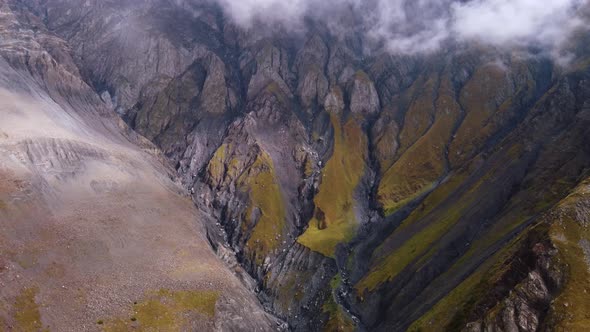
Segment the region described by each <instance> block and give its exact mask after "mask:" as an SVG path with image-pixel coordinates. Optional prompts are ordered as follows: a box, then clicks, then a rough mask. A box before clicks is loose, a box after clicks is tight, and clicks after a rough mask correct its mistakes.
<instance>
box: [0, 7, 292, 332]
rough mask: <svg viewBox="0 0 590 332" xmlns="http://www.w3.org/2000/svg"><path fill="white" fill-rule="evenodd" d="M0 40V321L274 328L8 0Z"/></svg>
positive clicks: (57, 52) (57, 46) (155, 174)
mask: <svg viewBox="0 0 590 332" xmlns="http://www.w3.org/2000/svg"><path fill="white" fill-rule="evenodd" d="M0 40H1V42H0V55H1V56H0V112H1V114H2V116H1V118H2V120H1V121H0V330H2V331H41V330H43V331H98V330H103V329H104V330H107V331H128V330H130V329H140V330H150V329H151V330H154V329H155V330H174V329H182V330H189V329H190V330H194V329H197V330H220V331H229V330H240V331H243V330H250V331H275V330H276V328H277V326H278V325H277V324H281V322H280V321H278V320H276V319H275V318H274V317H272V316H270V315H268V314H267V313H266V312H265V311H264V310H263V308H262V307H261V306H260V304H259V302H258V300H257V299H256V297H255V296H254V295H253V293H252V292H251V291H250V290H249V289H247V288H246V287H244V285H243V284H242V283H241V282H240V281H239V280H238V278H236V277H235V275H234V273H233V271H232V270H231V269H230V268H228V267H227V265H226V264H224V263H223V262H222V261H221V260H219V259H218V258H217V256H216V255H215V253H214V252H213V250H211V248H210V246H209V244H208V241H207V239H206V237H205V235H204V234H205V232H204V226H203V221H204V220H205V219H206V218H207V216H204V215H202V214H201V213H199V211H198V210H197V209H196V208H195V207H194V205H193V204H192V203H191V201H190V199H189V198H187V197H186V195H185V194H184V191H183V190H182V189H181V187H180V186H179V185H178V184H177V183H175V182H174V181H173V180H172V179H174V177H175V176H174V173H173V172H174V171H173V169H171V168H170V167H169V166H166V165H167V163H166V162H165V161H164V158H163V157H162V156H161V153H159V152H158V150H157V149H156V148H155V147H154V146H153V145H151V143H149V142H148V141H146V140H145V139H143V138H141V137H138V136H137V135H136V134H134V133H133V132H132V131H131V130H129V129H128V127H127V126H126V125H125V124H124V123H123V122H122V120H121V119H120V118H118V117H117V116H116V115H115V114H114V113H113V112H112V111H111V110H109V109H108V108H107V107H106V106H105V104H104V103H103V102H102V101H101V100H100V98H99V97H98V95H97V94H96V93H95V92H94V91H93V90H92V89H91V88H90V87H89V86H88V85H87V84H86V83H84V81H83V80H82V79H81V77H80V75H79V72H78V70H77V67H76V65H75V64H74V62H73V60H72V58H71V57H70V49H69V47H68V46H67V44H66V42H65V41H64V40H62V39H60V38H59V37H57V36H55V35H53V34H52V33H50V32H49V31H47V30H46V28H45V27H44V24H43V22H41V21H40V20H38V18H37V17H35V16H32V15H31V14H30V13H28V12H27V11H23V10H21V8H20V7H19V6H18V5H15V4H14V3H7V2H0ZM245 317H249V319H245Z"/></svg>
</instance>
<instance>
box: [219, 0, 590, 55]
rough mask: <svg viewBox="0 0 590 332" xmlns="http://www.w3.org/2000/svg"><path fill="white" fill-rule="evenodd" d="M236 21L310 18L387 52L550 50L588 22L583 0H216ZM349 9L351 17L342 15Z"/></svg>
mask: <svg viewBox="0 0 590 332" xmlns="http://www.w3.org/2000/svg"><path fill="white" fill-rule="evenodd" d="M216 1H218V2H219V3H220V4H221V6H222V7H223V8H224V10H225V12H226V13H227V14H228V15H229V16H230V17H232V18H233V19H234V20H235V22H236V23H237V24H239V25H242V26H244V27H251V26H253V25H254V24H260V23H262V24H269V25H272V24H281V25H283V26H287V27H291V28H302V27H303V26H304V24H303V22H304V21H303V20H304V19H305V18H311V19H314V20H320V21H323V22H324V23H326V25H327V26H329V27H331V28H332V29H334V30H346V29H350V28H351V26H350V25H351V24H353V25H354V28H355V29H360V30H361V31H364V33H366V36H367V37H368V38H370V39H371V40H373V41H377V42H380V43H383V45H385V47H387V48H388V49H389V50H391V51H392V52H397V53H405V54H413V53H421V52H432V51H436V50H438V49H440V47H441V46H442V45H444V44H445V43H447V42H449V41H455V42H472V41H477V42H480V43H484V44H490V45H492V46H496V47H516V46H521V47H528V46H534V47H540V48H542V49H544V50H546V51H547V52H554V51H556V50H557V49H559V48H560V46H561V44H562V43H563V42H564V41H566V40H567V38H568V37H569V36H570V35H571V34H572V33H573V32H574V31H575V30H577V29H580V28H582V27H585V25H586V24H587V22H585V20H584V19H583V18H582V15H581V14H580V11H581V10H580V8H582V6H586V5H587V2H588V0H551V1H541V0H287V1H285V0H216ZM346 13H353V16H354V17H355V19H354V20H352V21H351V20H350V19H348V20H347V19H344V20H343V19H342V17H341V16H342V15H346Z"/></svg>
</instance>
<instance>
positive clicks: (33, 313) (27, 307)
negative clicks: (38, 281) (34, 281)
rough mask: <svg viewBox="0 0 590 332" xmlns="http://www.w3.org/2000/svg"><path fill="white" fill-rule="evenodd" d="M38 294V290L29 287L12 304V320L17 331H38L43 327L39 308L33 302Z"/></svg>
mask: <svg viewBox="0 0 590 332" xmlns="http://www.w3.org/2000/svg"><path fill="white" fill-rule="evenodd" d="M38 293H39V288H37V287H30V288H25V289H24V290H22V291H21V292H20V294H19V295H18V296H17V297H16V300H15V302H14V311H15V313H14V320H15V322H16V324H17V329H16V330H17V331H23V332H29V331H31V332H32V331H39V330H41V328H42V327H43V324H42V323H41V313H40V312H39V306H38V305H37V303H36V302H35V297H36V296H37V294H38Z"/></svg>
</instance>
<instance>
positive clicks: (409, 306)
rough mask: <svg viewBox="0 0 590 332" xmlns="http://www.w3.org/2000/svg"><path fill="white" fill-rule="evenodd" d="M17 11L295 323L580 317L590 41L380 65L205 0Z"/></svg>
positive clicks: (317, 34)
mask: <svg viewBox="0 0 590 332" xmlns="http://www.w3.org/2000/svg"><path fill="white" fill-rule="evenodd" d="M25 7H26V8H27V9H24V8H25ZM5 8H8V9H6V10H7V11H8V10H14V9H13V8H20V9H19V10H20V12H23V13H27V14H26V15H27V17H29V19H28V20H27V22H28V23H27V24H37V25H38V26H39V27H40V28H42V29H43V31H45V33H44V34H40V35H38V36H37V37H36V38H37V40H38V44H39V45H42V46H43V45H48V43H49V41H51V42H52V43H54V44H55V43H57V44H55V45H58V46H59V47H58V46H55V47H47V54H48V55H47V57H51V58H53V59H55V62H56V63H59V64H60V66H61V67H60V68H63V70H64V71H66V72H67V73H69V75H71V76H73V77H76V78H78V80H79V77H82V78H83V79H84V81H79V83H76V86H78V85H81V86H84V87H86V88H87V89H90V88H89V86H90V87H92V88H93V89H94V90H95V92H92V91H90V92H88V93H89V94H92V96H93V97H92V98H93V99H90V100H91V101H93V102H96V103H98V104H99V105H100V107H98V106H97V109H99V110H101V112H102V113H101V114H103V117H107V115H109V116H110V119H111V120H112V110H116V112H117V113H119V114H120V115H121V117H122V118H123V119H124V120H125V121H126V122H127V124H128V125H129V126H130V127H131V128H133V129H134V130H136V131H137V132H138V133H139V134H141V135H143V136H144V137H146V138H147V139H149V140H150V141H152V142H153V143H154V144H156V145H157V146H158V148H160V149H161V151H162V152H163V155H164V157H166V158H167V159H168V160H169V161H170V162H171V164H172V165H174V166H175V169H176V172H177V176H178V178H179V179H180V181H181V183H182V186H183V187H184V188H183V191H185V192H188V193H189V194H190V195H191V196H192V199H193V203H194V204H195V205H196V206H197V207H198V209H199V210H200V211H201V212H202V213H204V214H206V215H208V216H210V218H206V219H205V220H206V221H207V222H206V223H205V227H206V229H207V239H208V240H209V242H210V243H211V245H212V246H213V247H214V248H215V249H216V251H217V253H218V255H219V256H221V257H222V258H224V260H226V262H227V263H229V264H230V265H231V266H232V267H233V269H234V271H235V272H236V273H237V275H239V276H241V279H242V281H243V283H244V285H246V287H249V288H250V290H251V291H252V292H256V293H257V295H258V298H259V299H260V300H262V302H263V303H264V305H265V307H266V309H267V310H268V311H269V312H271V313H273V314H274V315H276V316H278V317H279V318H281V319H284V320H285V321H287V323H288V324H289V327H290V328H291V329H293V330H298V331H309V330H313V331H315V330H330V331H332V330H339V331H347V330H354V329H358V330H376V331H403V330H411V331H432V330H435V331H438V330H464V331H538V330H552V329H554V328H565V329H566V330H567V329H569V330H572V329H576V328H583V326H584V322H583V320H584V319H585V316H584V315H585V314H584V311H583V310H584V308H585V306H586V305H587V304H588V303H590V299H589V298H588V297H590V295H586V294H587V292H585V290H586V288H587V280H588V279H584V278H585V277H586V273H588V268H587V262H588V259H587V255H588V252H590V248H589V245H588V243H589V242H588V240H589V239H588V234H586V231H585V228H584V227H585V225H586V223H587V219H588V218H587V214H588V213H587V212H588V211H587V209H586V205H587V204H586V200H585V195H586V192H585V183H586V182H584V178H585V177H587V170H588V167H589V166H590V150H589V148H588V147H589V146H590V144H589V143H590V135H589V134H590V133H589V128H590V126H589V121H590V116H588V112H589V108H588V107H589V106H588V102H587V100H588V99H589V98H590V86H588V81H589V80H588V78H589V75H590V71H589V67H588V64H589V63H590V62H589V61H588V58H589V56H590V53H589V52H588V50H586V49H585V47H584V46H583V45H586V44H587V40H585V39H586V38H585V37H583V36H580V37H579V39H577V40H573V41H572V48H571V50H569V51H571V53H572V60H571V63H570V65H569V66H568V67H567V68H563V67H560V66H558V65H556V64H555V63H554V62H553V61H552V60H551V59H548V58H543V57H517V56H514V55H513V54H506V53H502V52H501V51H497V50H491V49H485V48H484V47H479V46H478V47H476V46H470V45H460V47H461V49H460V50H459V49H455V47H459V46H456V45H450V46H448V47H447V48H446V49H444V50H442V51H440V52H439V53H438V54H433V55H421V56H415V57H404V56H392V55H391V54H389V53H387V52H385V51H378V50H376V51H373V52H372V53H371V54H369V55H367V54H366V52H364V50H365V49H366V48H365V47H364V46H366V45H363V41H362V40H358V38H355V37H354V36H334V35H332V34H331V33H330V29H329V27H326V26H322V25H321V24H319V23H317V24H314V25H312V26H311V27H310V28H309V29H308V31H306V32H305V33H300V34H289V33H284V32H283V31H277V32H276V33H272V32H271V33H269V32H268V31H258V30H255V29H253V30H251V31H243V30H241V29H240V28H239V27H236V26H235V25H233V24H232V23H231V21H230V20H228V19H226V18H225V17H224V16H223V13H222V12H221V10H220V9H219V8H217V7H215V6H212V5H208V4H203V3H199V2H192V1H175V2H168V1H163V0H150V1H147V0H146V1H121V2H118V3H117V4H110V3H109V4H102V3H95V2H88V1H81V0H68V1H54V0H48V1H42V2H39V1H34V0H22V1H16V0H15V1H12V2H11V3H10V6H8V5H5ZM351 15H354V14H351ZM350 19H351V21H354V19H353V18H350ZM31 22H33V23H31ZM35 22H36V23H35ZM5 30H6V31H11V30H9V29H5ZM12 31H16V30H14V29H13V30H12ZM123 46H124V52H121V49H122V48H123ZM43 47H46V46H43ZM5 53H6V54H12V53H10V52H8V51H7V52H5ZM70 55H71V56H70ZM4 57H5V58H7V57H8V55H5V56H4ZM51 58H48V59H51ZM11 61H13V62H15V63H21V65H26V63H24V64H23V63H22V62H23V61H25V62H26V61H29V60H28V59H27V58H22V57H19V56H15V57H14V58H13V59H12V60H11ZM43 63H48V64H52V63H53V62H52V61H50V60H48V61H46V62H43ZM12 66H15V65H14V64H12ZM24 68H27V67H24ZM35 68H36V67H35ZM43 77H44V79H47V78H46V77H47V76H43ZM76 82H78V81H76ZM36 84H38V83H36ZM52 84H53V83H52ZM86 84H88V86H86ZM68 91H69V90H65V92H64V91H62V90H60V91H57V92H56V93H55V94H54V95H52V98H54V99H55V98H58V99H57V100H58V101H59V100H60V99H59V98H63V97H60V96H62V95H64V94H65V96H70V95H76V94H72V93H69V92H68ZM97 94H100V96H101V99H102V101H101V100H100V99H97V98H98V97H97ZM68 98H69V97H68ZM88 98H90V97H88ZM66 101H68V102H69V100H68V99H66V100H62V101H61V102H58V104H59V105H62V104H66ZM80 103H81V104H84V102H82V101H80ZM74 105H76V104H74ZM112 121H114V120H112ZM123 127H124V126H123ZM129 135H132V134H129ZM137 139H138V140H139V138H137ZM105 186H106V185H105V184H102V183H100V182H97V183H96V184H95V187H97V188H103V187H105ZM107 187H108V186H107ZM195 237H196V239H195V241H198V240H199V239H200V238H199V237H198V234H197V235H195ZM183 241H184V240H183ZM186 241H187V243H188V242H190V241H189V240H186ZM0 243H1V242H0ZM183 243H184V242H183ZM574 253H575V254H574ZM576 290H578V292H576ZM574 294H577V295H579V297H578V296H575V295H574ZM250 295H251V294H250ZM250 295H249V296H250ZM249 298H250V297H246V299H249ZM230 304H231V301H229V302H228V303H227V305H230ZM234 304H235V303H234ZM238 304H239V303H238ZM252 305H254V304H252ZM574 308H575V309H574ZM579 308H582V309H579ZM230 312H231V311H230ZM260 314H261V315H262V316H260V317H261V318H260V323H261V324H263V325H264V324H265V323H267V322H269V321H270V318H269V316H266V315H264V314H262V313H260ZM225 317H226V318H227V317H229V316H225ZM218 322H220V321H218ZM219 324H220V323H219ZM216 326H218V327H219V325H216ZM219 328H221V329H231V328H232V327H231V326H221V327H219ZM239 328H242V327H241V326H240V327H239ZM260 328H261V329H264V328H266V325H264V326H260Z"/></svg>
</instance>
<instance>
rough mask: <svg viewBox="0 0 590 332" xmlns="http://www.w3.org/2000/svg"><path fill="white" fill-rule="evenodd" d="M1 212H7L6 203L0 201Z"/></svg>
mask: <svg viewBox="0 0 590 332" xmlns="http://www.w3.org/2000/svg"><path fill="white" fill-rule="evenodd" d="M0 210H6V203H4V201H3V200H1V199H0Z"/></svg>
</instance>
